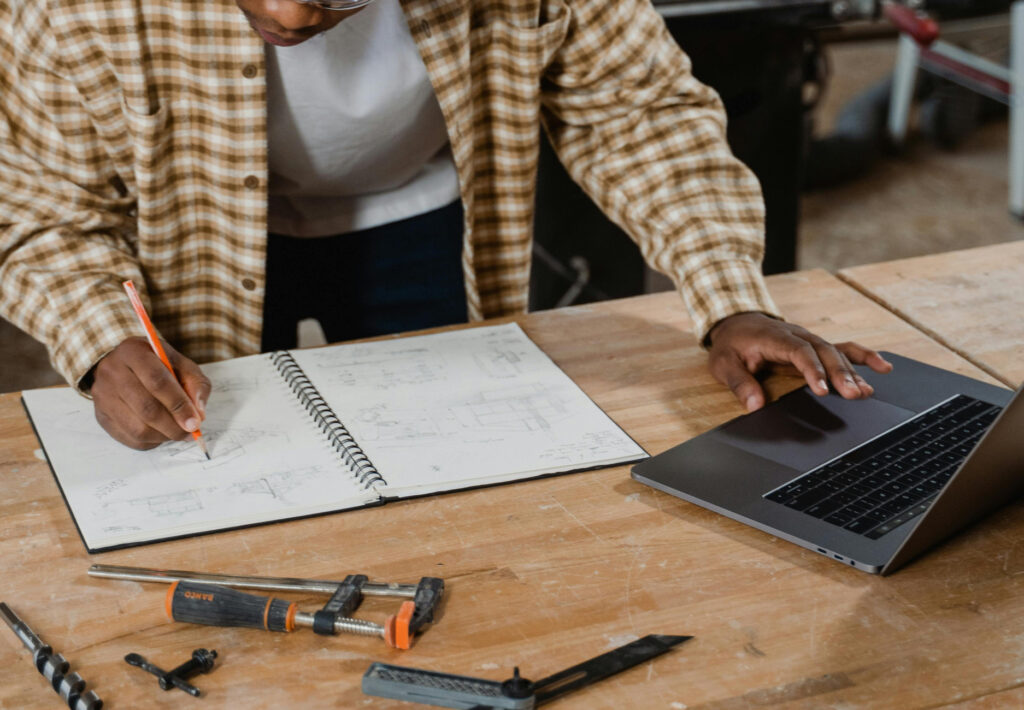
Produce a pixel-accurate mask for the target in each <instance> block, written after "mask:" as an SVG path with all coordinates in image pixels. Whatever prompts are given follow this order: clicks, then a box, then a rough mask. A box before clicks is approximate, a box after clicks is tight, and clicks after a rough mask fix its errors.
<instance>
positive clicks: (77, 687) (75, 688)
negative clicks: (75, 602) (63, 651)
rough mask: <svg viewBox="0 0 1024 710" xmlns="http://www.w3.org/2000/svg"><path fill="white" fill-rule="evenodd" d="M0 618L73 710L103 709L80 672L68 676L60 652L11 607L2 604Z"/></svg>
mask: <svg viewBox="0 0 1024 710" xmlns="http://www.w3.org/2000/svg"><path fill="white" fill-rule="evenodd" d="M0 617H2V618H3V620H4V621H6V622H7V625H8V626H10V627H11V630H12V631H13V632H14V633H15V635H17V637H18V638H19V639H21V642H22V643H23V644H24V645H25V648H27V649H28V650H29V651H31V652H32V662H33V663H34V664H35V666H36V670H38V671H39V673H40V674H41V675H42V676H43V677H44V678H46V680H48V681H49V682H50V685H51V686H52V687H53V690H54V691H55V692H56V693H57V694H59V695H60V697H62V698H63V699H64V700H65V701H67V704H68V707H69V708H71V710H100V708H102V707H103V701H102V700H100V699H99V697H98V696H97V695H96V693H94V692H93V691H91V690H86V689H85V681H84V680H82V676H80V675H78V674H77V673H68V668H69V664H68V662H67V661H66V660H64V657H63V656H62V655H60V654H59V653H54V652H53V649H52V648H50V647H49V646H47V645H46V644H45V643H43V640H42V639H41V638H39V637H38V636H36V635H35V633H34V632H33V631H32V629H30V628H29V627H28V625H27V624H26V623H25V622H24V621H22V620H21V619H20V618H18V615H17V614H15V613H14V612H13V611H12V610H11V608H10V607H9V606H7V605H6V604H4V603H3V602H0Z"/></svg>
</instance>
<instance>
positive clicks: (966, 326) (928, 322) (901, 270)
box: [839, 241, 1024, 388]
mask: <svg viewBox="0 0 1024 710" xmlns="http://www.w3.org/2000/svg"><path fill="white" fill-rule="evenodd" d="M839 275H840V278H842V279H843V280H845V281H847V282H848V283H850V284H852V285H853V286H854V287H856V288H857V289H859V290H861V291H862V292H864V293H866V294H868V295H869V296H871V298H873V299H875V300H876V301H878V302H879V303H881V304H882V305H884V306H885V307H886V308H888V309H889V310H891V311H892V312H894V313H897V314H898V315H899V316H900V317H902V318H905V319H906V320H907V321H909V322H910V323H912V324H914V325H915V326H916V327H918V328H919V329H921V330H923V331H924V332H926V333H928V334H930V335H931V336H932V337H934V338H935V339H937V340H938V341H939V342H941V343H943V344H944V345H946V346H947V347H948V348H950V349H951V350H953V351H955V352H957V353H959V354H960V355H962V356H964V357H965V358H967V359H968V360H970V361H971V362H973V363H975V364H976V365H978V366H979V367H981V368H982V369H984V370H985V371H986V372H988V373H990V374H992V375H993V376H995V377H997V378H998V379H999V380H1000V381H1002V382H1003V384H1005V385H1006V386H1008V387H1011V388H1016V387H1017V386H1018V385H1019V384H1020V383H1021V381H1022V380H1024V319H1022V318H1021V317H1020V313H1021V311H1022V310H1024V241H1016V242H1007V243H1005V244H996V245H992V246H985V247H978V248H976V249H966V250H963V251H954V252H948V253H945V254H934V255H930V256H921V257H916V258H913V259H900V260H898V261H890V262H885V263H881V264H869V265H867V266H856V267H853V268H849V269H844V270H843V271H841V272H840V274H839Z"/></svg>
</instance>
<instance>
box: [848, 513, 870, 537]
mask: <svg viewBox="0 0 1024 710" xmlns="http://www.w3.org/2000/svg"><path fill="white" fill-rule="evenodd" d="M876 525H878V521H877V520H871V519H870V518H866V517H864V516H861V517H859V518H857V519H856V520H854V521H853V522H849V523H847V524H846V525H844V526H843V527H844V528H845V529H847V530H849V531H850V532H854V533H859V534H861V535H863V534H864V533H866V532H868V531H869V530H871V529H872V528H874V527H875V526H876Z"/></svg>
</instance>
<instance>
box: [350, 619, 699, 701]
mask: <svg viewBox="0 0 1024 710" xmlns="http://www.w3.org/2000/svg"><path fill="white" fill-rule="evenodd" d="M691 638H693V637H692V636H663V635H659V634H650V635H648V636H644V637H643V638H641V639H637V640H636V641H633V642H632V643H627V644H626V645H625V646H620V647H618V648H616V649H614V650H612V651H609V652H608V653H603V654H601V655H600V656H596V657H594V658H591V659H590V660H589V661H584V662H583V663H580V664H577V665H575V666H573V667H572V668H566V669H565V670H563V671H559V672H558V673H555V674H554V675H550V676H548V677H547V678H544V679H543V680H539V681H537V682H536V683H534V682H531V681H529V680H527V679H526V678H522V677H520V675H519V668H518V667H517V668H516V669H515V671H514V673H513V675H512V677H511V678H509V679H508V680H506V681H505V682H503V683H499V682H496V681H493V680H485V679H483V678H473V677H470V676H460V675H452V674H450V673H438V672H436V671H427V670H422V669H420V668H403V667H402V666H392V665H388V664H386V663H374V664H373V665H371V666H370V668H369V669H368V670H367V671H366V673H365V674H364V675H363V692H364V693H366V694H367V695H376V696H379V697H383V698H394V699H396V700H407V701H410V702H414V703H422V704H424V705H439V706H441V707H446V708H459V709H460V710H532V708H535V707H537V706H538V705H543V704H545V703H548V702H550V701H552V700H554V699H556V698H560V697H562V696H563V695H566V694H567V693H571V692H572V691H574V690H579V689H580V688H583V687H586V686H588V685H591V684H593V683H596V682H597V681H599V680H602V679H604V678H607V677H608V676H612V675H615V674H616V673H619V672H621V671H624V670H626V669H627V668H632V667H633V666H636V665H639V664H641V663H643V662H644V661H649V660H650V659H652V658H655V657H657V656H660V655H661V654H663V653H665V652H666V651H668V650H669V649H671V648H672V647H673V646H676V645H678V644H681V643H683V642H684V641H689V640H690V639H691Z"/></svg>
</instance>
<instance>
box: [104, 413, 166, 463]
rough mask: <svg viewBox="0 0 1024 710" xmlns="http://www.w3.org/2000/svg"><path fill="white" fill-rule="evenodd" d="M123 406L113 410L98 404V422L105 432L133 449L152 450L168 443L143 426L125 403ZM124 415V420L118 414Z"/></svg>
mask: <svg viewBox="0 0 1024 710" xmlns="http://www.w3.org/2000/svg"><path fill="white" fill-rule="evenodd" d="M120 404H121V406H120V407H118V408H115V409H113V411H111V408H110V407H109V406H107V407H101V406H100V405H99V403H98V402H97V404H96V407H95V412H94V413H95V415H96V421H97V422H99V425H100V426H101V427H103V430H104V431H106V432H107V433H108V434H110V436H111V438H113V439H114V440H115V441H118V442H120V443H122V444H124V445H125V446H128V447H130V448H132V449H140V450H143V451H145V450H147V449H152V448H155V447H157V446H159V445H160V444H162V443H163V442H165V441H167V437H165V436H164V435H163V434H161V433H160V432H158V431H156V430H154V429H151V428H150V427H148V426H146V425H145V424H142V423H141V422H140V421H139V419H138V417H137V416H135V414H134V413H133V412H131V410H129V409H128V407H127V405H125V404H124V402H120ZM119 412H120V413H124V414H126V416H124V417H123V418H122V417H121V416H118V413H119Z"/></svg>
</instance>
